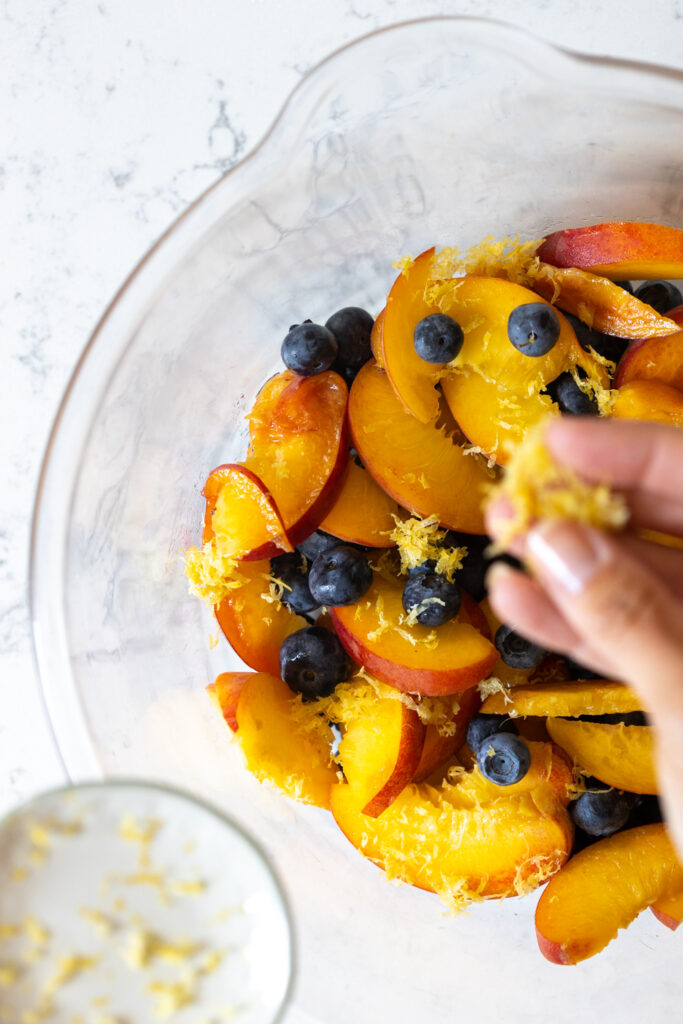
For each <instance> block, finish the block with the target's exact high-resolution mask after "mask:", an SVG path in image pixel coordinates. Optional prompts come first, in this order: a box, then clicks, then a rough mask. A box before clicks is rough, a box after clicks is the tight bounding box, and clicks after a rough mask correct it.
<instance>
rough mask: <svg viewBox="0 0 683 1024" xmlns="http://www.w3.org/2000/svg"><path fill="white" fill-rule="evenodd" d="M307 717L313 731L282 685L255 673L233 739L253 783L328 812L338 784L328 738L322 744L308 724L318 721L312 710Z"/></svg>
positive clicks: (298, 704)
mask: <svg viewBox="0 0 683 1024" xmlns="http://www.w3.org/2000/svg"><path fill="white" fill-rule="evenodd" d="M295 711H296V713H295ZM309 713H310V716H311V720H312V724H315V726H316V727H315V728H307V723H306V721H305V715H306V705H305V704H302V703H301V701H300V700H299V699H298V698H297V697H296V696H295V695H294V694H293V693H292V691H291V690H290V689H289V687H288V686H287V684H286V683H283V682H282V680H281V679H278V677H277V676H273V675H269V674H266V673H264V672H259V673H256V674H255V675H254V676H253V677H252V678H251V679H249V680H247V682H246V683H245V685H244V686H243V687H242V691H241V693H240V696H239V701H238V702H237V725H238V729H237V736H238V739H239V741H240V745H241V747H242V751H243V752H244V756H245V758H246V761H247V767H248V768H249V770H250V771H251V772H252V773H253V774H254V775H255V776H256V778H257V779H259V781H261V782H264V781H267V782H269V783H270V784H271V785H273V786H275V787H276V788H277V789H279V790H280V791H281V792H282V793H285V795H286V796H290V797H292V798H294V799H295V800H301V801H302V802H303V803H308V804H315V805H316V806H317V807H329V805H330V790H331V788H332V786H333V785H334V784H335V783H336V782H337V781H338V777H337V769H336V767H335V765H334V763H333V761H332V759H331V756H330V749H331V743H332V739H333V737H332V732H331V730H330V731H329V738H328V737H327V736H325V735H324V734H322V733H321V730H320V726H319V723H318V722H317V721H316V722H315V723H313V719H314V718H315V719H317V717H318V715H317V711H315V710H314V705H311V706H310V711H309ZM302 716H303V718H304V720H302Z"/></svg>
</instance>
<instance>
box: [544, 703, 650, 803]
mask: <svg viewBox="0 0 683 1024" xmlns="http://www.w3.org/2000/svg"><path fill="white" fill-rule="evenodd" d="M546 727H547V729H548V732H549V734H550V736H551V737H552V739H553V740H554V741H555V743H557V744H558V746H560V747H561V748H562V749H563V750H564V751H565V752H566V753H567V754H568V755H569V757H570V758H571V759H572V760H573V762H574V764H575V765H576V766H577V768H580V769H581V770H582V771H583V772H585V773H586V774H587V775H594V776H595V777H596V778H597V779H600V781H601V782H605V783H607V785H608V786H614V787H615V788H616V789H624V790H626V791H627V792H629V793H657V792H658V787H657V777H656V774H655V760H654V734H653V732H652V729H651V728H650V727H649V726H647V725H623V724H618V725H608V724H606V723H603V722H582V721H580V720H578V719H575V720H573V721H572V720H570V719H567V718H548V719H547V720H546Z"/></svg>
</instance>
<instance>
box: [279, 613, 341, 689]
mask: <svg viewBox="0 0 683 1024" xmlns="http://www.w3.org/2000/svg"><path fill="white" fill-rule="evenodd" d="M352 669H353V666H352V664H351V660H350V658H349V656H348V655H347V653H346V651H345V650H344V648H343V647H342V645H341V643H340V642H339V639H338V637H337V636H336V635H335V634H334V633H331V632H330V630H329V629H323V627H322V626H306V628H305V629H298V630H297V631H296V633H290V635H289V636H288V637H286V638H285V640H283V642H282V646H281V647H280V675H281V676H282V678H283V679H284V681H285V682H286V683H287V686H288V687H289V688H290V690H294V692H295V693H300V694H301V695H302V696H303V698H304V700H315V699H316V698H317V697H329V695H330V694H331V693H332V691H333V690H334V688H335V686H336V685H337V683H343V682H344V681H345V680H346V679H348V678H349V676H350V675H351V672H352Z"/></svg>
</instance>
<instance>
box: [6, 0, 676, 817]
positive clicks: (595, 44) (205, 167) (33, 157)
mask: <svg viewBox="0 0 683 1024" xmlns="http://www.w3.org/2000/svg"><path fill="white" fill-rule="evenodd" d="M439 13H453V14H476V15H479V16H490V17H494V18H499V19H503V20H508V21H513V22H514V23H515V24H518V25H520V26H523V27H524V28H527V29H529V30H531V31H533V32H535V33H537V34H538V35H540V36H541V37H544V38H546V39H549V40H551V41H554V42H556V43H559V44H561V45H564V46H566V47H569V48H573V49H577V50H583V51H586V52H590V53H593V54H606V55H610V56H613V57H628V58H633V59H640V60H644V61H648V62H654V63H660V64H668V65H674V66H679V67H680V66H681V64H682V61H683V0H658V2H657V3H650V4H645V3H644V2H640V3H639V2H636V0H630V2H629V0H626V2H625V0H518V2H517V3H515V4H511V3H510V2H509V0H459V2H458V0H337V2H335V3H331V2H326V3H324V2H322V0H242V2H241V3H231V2H230V0H227V2H226V0H199V2H196V0H194V2H192V3H191V2H190V0H144V2H143V3H139V2H137V0H102V2H95V0H52V3H50V4H26V3H25V2H24V0H2V3H0V69H1V70H0V111H1V112H2V113H1V114H0V117H1V119H2V153H1V154H0V223H1V224H2V230H1V231H0V247H1V249H2V257H3V259H2V268H3V270H2V288H1V289H0V338H1V339H2V341H1V346H2V349H1V350H2V401H1V402H0V437H1V438H2V443H1V445H0V457H1V459H2V462H1V465H0V474H1V479H2V481H3V486H2V489H1V491H0V507H1V509H2V519H1V522H0V658H1V661H0V683H1V686H0V702H1V709H2V710H1V713H0V809H3V808H6V807H8V806H10V805H12V804H14V803H16V802H18V801H19V800H21V799H24V798H26V797H27V796H29V795H30V794H31V793H33V792H34V791H36V790H37V789H40V788H43V787H46V786H49V785H52V784H55V783H57V782H60V781H62V779H63V775H62V769H61V767H60V762H59V759H58V757H57V755H56V752H55V750H54V746H53V742H52V739H51V735H50V731H49V727H48V725H47V723H46V720H45V717H44V712H43V708H42V704H41V699H40V695H39V689H38V685H37V680H36V674H35V670H34V665H33V660H32V653H31V635H30V623H29V617H28V611H27V602H26V594H25V587H26V566H27V549H28V538H29V526H30V516H31V508H32V504H33V498H34V491H35V486H36V480H37V476H38V472H39V467H40V461H41V458H42V454H43V450H44V447H45V444H46V440H47V437H48V432H49V429H50V424H51V421H52V418H53V416H54V413H55V410H56V408H57V404H58V402H59V399H60V396H61V394H62V391H63V389H64V387H65V385H66V383H67V381H68V379H69V375H70V374H71V371H72V369H73V367H74V364H75V362H76V360H77V357H78V355H79V353H80V351H81V349H82V348H83V346H84V344H85V342H86V340H87V338H88V335H89V333H90V331H91V330H92V328H93V325H94V324H95V322H96V321H97V319H98V317H99V315H100V313H101V311H102V310H103V308H104V307H105V305H106V304H107V302H108V301H109V299H110V298H111V296H112V295H113V293H114V292H115V290H116V289H117V287H118V285H119V284H120V282H121V281H122V280H123V278H124V277H125V276H126V274H127V273H128V271H129V270H130V268H131V267H132V266H133V265H134V264H135V263H136V262H137V261H138V260H139V258H140V257H141V256H142V254H143V253H144V252H145V251H146V249H147V248H148V247H149V246H150V244H151V243H152V242H153V241H154V240H155V239H156V238H157V237H158V236H159V235H160V234H161V232H162V231H163V230H164V229H165V228H166V227H167V226H168V225H169V224H170V223H171V222H172V221H173V219H174V218H175V217H176V216H177V215H178V214H179V213H180V212H181V211H182V210H183V209H184V207H185V206H186V205H187V204H188V203H189V202H190V201H191V200H193V199H194V198H195V197H196V196H197V195H198V194H199V193H200V192H201V191H203V190H204V189H205V188H206V187H207V186H208V185H210V184H211V183H212V182H213V181H215V180H216V178H217V177H219V176H220V175H221V174H222V173H223V172H224V171H225V170H227V169H228V168H230V167H231V166H232V165H233V164H234V163H235V162H236V161H238V160H240V159H241V158H242V157H243V156H244V154H245V153H247V152H248V151H249V150H250V148H251V147H253V146H254V145H255V143H256V142H257V141H258V140H259V138H260V136H261V135H262V134H263V133H264V131H265V130H266V129H267V127H268V126H269V124H270V122H271V120H272V119H273V117H274V116H275V115H276V113H277V111H278V109H279V108H280V106H281V104H282V101H283V99H284V97H285V96H286V95H287V93H288V92H289V91H290V90H291V89H292V87H293V86H294V85H295V84H296V82H297V81H298V80H299V78H300V77H301V76H302V75H303V74H304V73H305V72H306V71H307V69H308V68H310V67H311V66H312V65H313V64H314V63H315V62H317V61H318V60H319V59H320V58H322V57H323V56H325V55H326V54H327V53H328V52H329V51H330V50H332V49H334V48H336V47H337V46H339V45H340V44H341V43H344V42H346V41H348V40H351V39H353V38H355V37H357V36H359V35H362V34H364V33H365V32H368V31H370V30H371V29H375V28H377V27H379V26H383V25H388V24H392V23H394V22H396V21H400V20H403V19H408V18H414V17H419V16H423V15H433V14H439Z"/></svg>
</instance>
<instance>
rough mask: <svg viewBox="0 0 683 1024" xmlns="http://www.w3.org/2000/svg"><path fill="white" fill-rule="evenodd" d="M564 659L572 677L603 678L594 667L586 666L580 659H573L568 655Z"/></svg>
mask: <svg viewBox="0 0 683 1024" xmlns="http://www.w3.org/2000/svg"><path fill="white" fill-rule="evenodd" d="M564 660H565V664H566V666H567V669H568V670H569V678H570V679H602V676H601V675H600V673H599V672H594V671H593V669H592V668H586V666H585V665H580V664H579V663H578V661H573V660H572V659H571V658H567V657H566V656H565V659H564Z"/></svg>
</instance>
